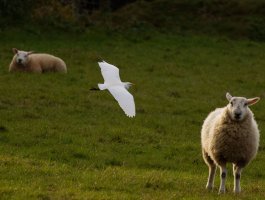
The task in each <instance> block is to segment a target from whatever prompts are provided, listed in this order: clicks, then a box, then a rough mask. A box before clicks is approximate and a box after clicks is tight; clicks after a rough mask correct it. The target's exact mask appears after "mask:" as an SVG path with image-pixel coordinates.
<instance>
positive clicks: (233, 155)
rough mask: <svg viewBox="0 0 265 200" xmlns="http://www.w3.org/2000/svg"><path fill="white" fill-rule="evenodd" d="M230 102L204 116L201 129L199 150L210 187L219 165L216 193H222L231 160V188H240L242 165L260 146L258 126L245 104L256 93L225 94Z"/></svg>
mask: <svg viewBox="0 0 265 200" xmlns="http://www.w3.org/2000/svg"><path fill="white" fill-rule="evenodd" d="M226 98H227V100H228V101H229V104H228V105H227V106H226V107H223V108H217V109H216V110H215V111H213V112H211V113H210V114H209V115H208V117H207V118H206V119H205V121H204V123H203V126H202V131H201V143H202V154H203V158H204V161H205V163H206V164H207V165H208V166H209V177H208V182H207V185H206V188H207V189H209V190H210V189H212V188H213V185H214V176H215V171H216V166H218V167H219V168H220V175H221V183H220V188H219V193H225V180H226V163H227V162H231V163H233V174H234V192H235V193H239V192H240V190H241V189H240V177H241V171H242V169H243V168H244V167H245V166H246V165H247V164H248V163H249V162H250V161H251V160H252V159H253V158H254V157H255V155H256V154H257V150H258V146H259V130H258V126H257V123H256V121H255V119H254V115H253V113H252V111H251V110H250V109H249V108H248V106H250V105H253V104H255V103H257V102H258V101H259V99H260V98H259V97H256V98H252V99H246V98H244V97H232V96H231V95H230V94H229V93H227V94H226Z"/></svg>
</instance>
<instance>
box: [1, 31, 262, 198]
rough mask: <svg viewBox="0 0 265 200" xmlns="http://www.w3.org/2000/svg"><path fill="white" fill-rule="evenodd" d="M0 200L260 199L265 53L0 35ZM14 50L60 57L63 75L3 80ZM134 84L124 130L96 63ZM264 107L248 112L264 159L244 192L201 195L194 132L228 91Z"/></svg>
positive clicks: (239, 45)
mask: <svg viewBox="0 0 265 200" xmlns="http://www.w3.org/2000/svg"><path fill="white" fill-rule="evenodd" d="M0 37H1V40H0V46H1V48H0V83H1V84H0V199H45V200H46V199H145V200H147V199H150V200H153V199H224V198H225V199H251V200H252V199H263V198H264V195H265V179H264V177H265V172H264V170H263V168H264V164H265V161H264V160H265V151H264V149H265V146H264V144H265V140H264V137H263V132H264V131H263V130H264V129H265V113H264V110H265V103H264V100H263V98H264V96H265V89H264V86H265V79H264V77H265V70H264V66H265V60H264V56H265V55H264V54H265V53H264V49H265V44H263V43H255V42H250V41H233V40H228V39H226V38H217V37H215V38H208V37H203V36H178V35H163V34H158V33H151V32H145V33H144V34H143V35H141V34H138V33H128V34H127V35H124V36H123V35H119V34H113V33H108V34H107V33H103V32H100V31H90V32H87V33H82V34H74V33H72V34H70V33H63V32H58V33H57V32H48V33H45V32H41V31H39V32H38V31H30V30H26V31H25V30H22V31H21V30H7V31H5V32H1V33H0ZM12 47H17V48H18V49H24V50H35V51H37V52H48V53H52V54H55V55H57V56H60V57H61V58H63V59H64V60H65V61H66V63H67V66H68V74H66V75H62V74H43V75H37V74H25V73H20V74H19V73H17V74H10V73H8V65H9V63H10V61H11V59H12V56H13V55H12V51H11V48H12ZM99 58H104V59H105V60H106V61H108V62H110V63H112V64H115V65H117V66H118V67H119V68H120V73H121V77H122V79H123V80H124V81H131V82H133V83H135V84H136V85H135V86H134V87H133V88H132V89H131V90H130V91H131V93H132V94H133V95H134V97H135V102H136V107H137V115H136V117H135V118H133V119H130V118H128V117H126V116H125V114H124V113H123V112H122V110H121V109H120V108H119V106H118V104H117V103H116V102H115V100H114V99H113V98H112V96H111V95H110V94H109V93H108V92H107V91H103V92H92V91H90V90H89V89H90V87H94V86H96V84H97V83H100V82H102V77H101V74H100V70H99V67H98V65H97V62H96V61H97V60H98V59H99ZM226 91H229V92H231V94H232V95H237V96H247V97H254V96H260V97H261V98H262V100H261V101H260V102H259V103H258V104H257V105H255V106H253V107H252V110H253V111H254V113H255V116H256V119H257V122H258V124H259V128H260V130H261V142H260V150H259V153H258V156H257V157H256V159H255V160H254V161H253V162H252V163H251V164H250V165H249V166H248V167H247V168H246V169H245V171H244V172H243V174H242V189H243V192H242V193H241V194H240V195H238V196H235V195H234V194H233V193H232V188H233V179H232V172H231V167H230V166H229V174H228V176H229V177H228V181H227V190H228V192H227V194H225V195H223V196H218V195H217V188H218V185H219V177H218V175H217V177H216V184H215V185H216V188H215V190H214V191H213V192H207V191H205V184H206V179H207V175H208V169H207V167H206V165H205V164H204V162H203V160H202V157H201V149H200V129H201V125H202V122H203V120H204V118H205V117H206V116H207V114H208V113H209V112H210V111H211V110H213V109H214V108H215V107H222V106H224V105H226V104H227V101H226V99H225V92H226Z"/></svg>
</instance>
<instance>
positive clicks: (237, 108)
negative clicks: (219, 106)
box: [226, 93, 260, 121]
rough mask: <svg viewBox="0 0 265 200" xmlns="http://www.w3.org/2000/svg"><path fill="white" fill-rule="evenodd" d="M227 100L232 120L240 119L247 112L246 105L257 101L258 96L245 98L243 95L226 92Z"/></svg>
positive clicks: (243, 117)
mask: <svg viewBox="0 0 265 200" xmlns="http://www.w3.org/2000/svg"><path fill="white" fill-rule="evenodd" d="M226 98H227V100H228V101H229V104H228V105H227V108H228V112H229V115H230V117H231V119H232V120H234V121H242V120H243V119H245V117H246V115H247V113H248V106H250V105H253V104H255V103H257V102H258V101H259V99H260V98H259V97H255V98H252V99H247V98H245V97H232V96H231V95H230V94H229V93H227V94H226Z"/></svg>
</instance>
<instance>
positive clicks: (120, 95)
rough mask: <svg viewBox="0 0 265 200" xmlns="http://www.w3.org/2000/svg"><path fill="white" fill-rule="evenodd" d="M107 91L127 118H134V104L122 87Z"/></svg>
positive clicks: (110, 88)
mask: <svg viewBox="0 0 265 200" xmlns="http://www.w3.org/2000/svg"><path fill="white" fill-rule="evenodd" d="M108 90H109V91H110V93H111V94H112V96H113V97H114V98H115V99H116V100H117V101H118V103H119V105H120V107H121V108H122V109H123V111H124V112H125V114H126V115H127V116H128V117H134V116H135V103H134V98H133V96H132V95H131V94H130V93H129V92H128V91H127V90H126V89H125V88H124V87H123V86H112V87H109V88H108Z"/></svg>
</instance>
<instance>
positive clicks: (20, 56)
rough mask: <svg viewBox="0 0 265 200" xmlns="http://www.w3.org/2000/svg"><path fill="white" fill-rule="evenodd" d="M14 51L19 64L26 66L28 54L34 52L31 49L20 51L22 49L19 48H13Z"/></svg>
mask: <svg viewBox="0 0 265 200" xmlns="http://www.w3.org/2000/svg"><path fill="white" fill-rule="evenodd" d="M13 53H14V54H15V56H16V62H17V64H19V65H24V66H25V65H26V64H27V62H28V56H29V55H30V54H32V53H33V52H32V51H29V52H27V51H20V50H17V49H16V48H13Z"/></svg>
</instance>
